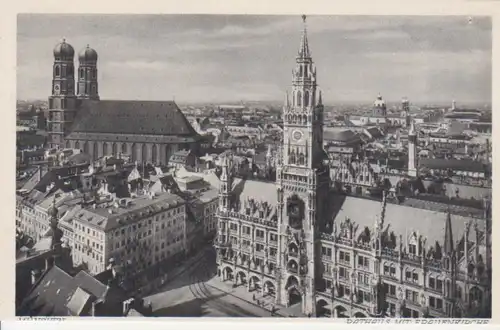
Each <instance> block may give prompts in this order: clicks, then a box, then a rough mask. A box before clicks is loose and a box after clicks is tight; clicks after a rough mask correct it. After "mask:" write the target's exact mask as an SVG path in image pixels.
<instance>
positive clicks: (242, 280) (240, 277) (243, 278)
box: [236, 271, 247, 285]
mask: <svg viewBox="0 0 500 330" xmlns="http://www.w3.org/2000/svg"><path fill="white" fill-rule="evenodd" d="M246 283H247V275H246V274H245V273H244V272H241V271H240V272H237V273H236V285H240V284H246Z"/></svg>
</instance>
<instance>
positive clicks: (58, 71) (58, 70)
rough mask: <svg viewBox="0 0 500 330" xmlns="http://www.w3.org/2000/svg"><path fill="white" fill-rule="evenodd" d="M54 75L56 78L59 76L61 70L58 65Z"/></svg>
mask: <svg viewBox="0 0 500 330" xmlns="http://www.w3.org/2000/svg"><path fill="white" fill-rule="evenodd" d="M55 74H56V77H59V76H60V75H61V68H60V67H59V65H56V68H55Z"/></svg>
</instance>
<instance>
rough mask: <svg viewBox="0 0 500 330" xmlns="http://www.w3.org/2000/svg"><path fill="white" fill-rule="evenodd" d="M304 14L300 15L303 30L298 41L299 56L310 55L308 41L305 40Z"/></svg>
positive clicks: (305, 56)
mask: <svg viewBox="0 0 500 330" xmlns="http://www.w3.org/2000/svg"><path fill="white" fill-rule="evenodd" d="M306 18H307V17H306V15H302V21H303V22H304V30H303V32H302V39H301V41H300V49H299V56H300V57H301V58H307V57H310V56H311V54H310V53H309V43H308V41H307V25H306Z"/></svg>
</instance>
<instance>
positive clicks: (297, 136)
mask: <svg viewBox="0 0 500 330" xmlns="http://www.w3.org/2000/svg"><path fill="white" fill-rule="evenodd" d="M292 137H293V139H294V140H295V141H298V140H300V139H302V132H301V131H294V132H293V133H292Z"/></svg>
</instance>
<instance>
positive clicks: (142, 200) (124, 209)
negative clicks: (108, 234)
mask: <svg viewBox="0 0 500 330" xmlns="http://www.w3.org/2000/svg"><path fill="white" fill-rule="evenodd" d="M182 204H184V200H183V199H182V198H181V197H179V196H177V195H174V194H171V193H168V192H159V193H156V196H155V197H154V198H151V197H149V196H147V195H141V196H138V197H136V198H130V199H125V198H124V199H121V202H120V203H118V201H112V200H108V201H105V202H103V203H100V204H96V206H95V208H93V207H87V208H84V209H81V210H80V211H79V212H77V213H76V214H75V220H76V221H81V222H85V223H86V224H89V225H91V226H93V227H96V228H97V229H99V230H103V231H110V230H113V229H116V228H119V227H122V226H124V225H128V224H131V223H135V222H137V221H140V220H141V219H143V218H144V217H145V216H146V215H148V214H153V213H157V212H162V211H163V212H165V211H166V210H169V209H171V208H174V207H177V206H180V205H182Z"/></svg>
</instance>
